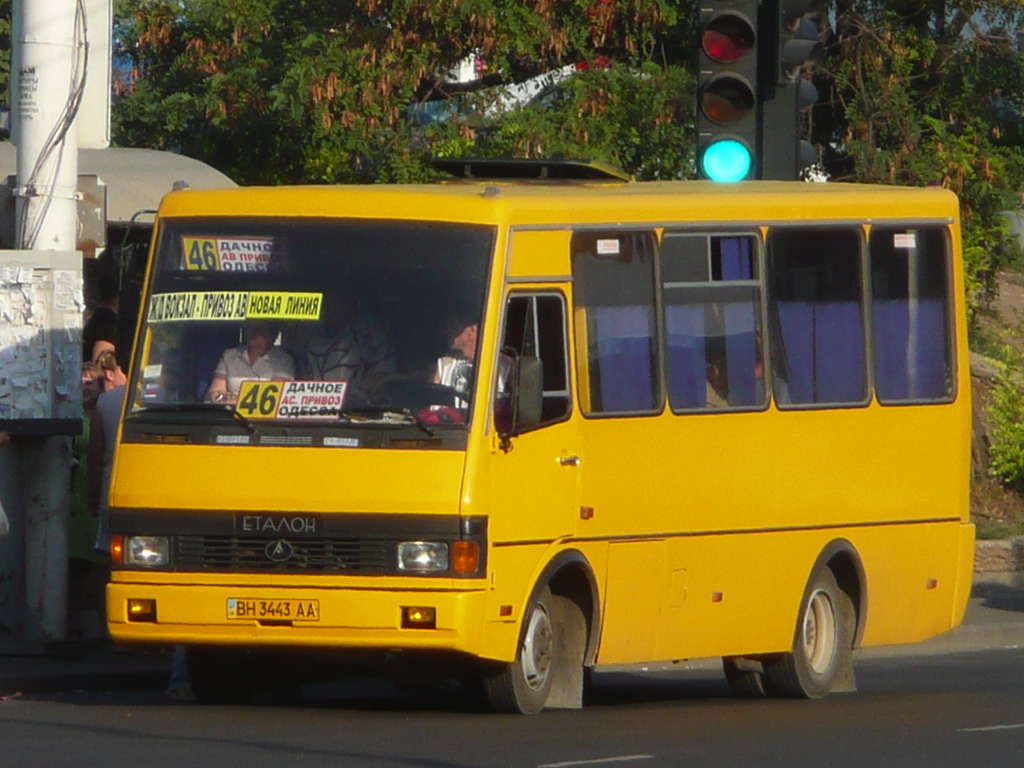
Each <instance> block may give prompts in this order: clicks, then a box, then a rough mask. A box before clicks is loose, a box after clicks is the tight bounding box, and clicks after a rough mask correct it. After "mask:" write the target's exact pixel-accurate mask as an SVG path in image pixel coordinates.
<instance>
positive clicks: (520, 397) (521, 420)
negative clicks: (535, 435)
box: [511, 355, 544, 435]
mask: <svg viewBox="0 0 1024 768" xmlns="http://www.w3.org/2000/svg"><path fill="white" fill-rule="evenodd" d="M513 381H514V382H515V385H514V387H515V388H514V389H513V390H512V430H511V431H512V434H513V435H518V434H519V433H520V432H525V431H526V430H528V429H531V428H533V427H535V426H537V425H538V424H540V419H541V411H542V407H543V404H544V365H543V363H541V361H540V358H537V357H532V356H529V355H523V356H522V357H520V358H519V359H518V360H517V361H516V375H515V377H514V379H513Z"/></svg>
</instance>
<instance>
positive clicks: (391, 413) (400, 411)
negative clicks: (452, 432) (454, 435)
mask: <svg viewBox="0 0 1024 768" xmlns="http://www.w3.org/2000/svg"><path fill="white" fill-rule="evenodd" d="M339 416H340V417H341V418H343V419H345V418H347V419H348V420H349V421H350V422H351V421H353V419H352V417H353V416H356V417H359V416H366V417H368V418H374V417H376V418H378V419H385V420H389V418H390V417H395V416H401V417H402V419H403V422H404V423H408V424H415V425H416V426H417V427H419V428H420V429H422V430H423V431H424V432H426V433H427V435H428V436H430V437H436V436H437V432H435V431H434V429H433V428H432V427H431V426H430V425H429V424H427V423H426V422H425V421H423V419H421V418H420V417H419V416H417V415H416V414H415V413H414V412H413V411H411V410H410V409H409V408H370V407H363V408H342V409H341V413H340V414H339ZM355 421H357V422H358V418H357V419H356V420H355Z"/></svg>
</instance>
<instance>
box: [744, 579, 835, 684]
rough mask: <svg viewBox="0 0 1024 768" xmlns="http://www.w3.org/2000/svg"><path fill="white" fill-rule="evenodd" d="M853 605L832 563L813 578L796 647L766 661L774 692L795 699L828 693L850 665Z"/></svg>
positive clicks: (799, 627) (802, 614)
mask: <svg viewBox="0 0 1024 768" xmlns="http://www.w3.org/2000/svg"><path fill="white" fill-rule="evenodd" d="M853 621H854V618H853V604H852V602H851V601H850V598H849V596H848V595H847V594H846V593H845V592H843V591H842V590H841V589H840V588H839V585H838V583H837V582H836V578H835V575H834V574H833V573H832V571H831V570H830V569H828V568H821V569H819V570H818V571H817V572H816V573H815V574H814V576H813V577H812V578H811V581H810V584H809V586H808V588H807V590H806V593H805V597H804V601H803V604H802V605H801V607H800V618H799V619H798V622H797V628H796V634H795V637H794V640H793V650H792V651H790V652H789V653H786V654H783V655H782V656H781V657H780V658H778V659H777V660H774V661H771V662H768V663H765V665H764V671H765V679H766V682H767V684H768V687H769V689H770V690H771V692H772V693H773V694H775V695H777V696H787V697H791V698H806V699H820V698H822V697H823V696H826V695H828V693H829V692H830V691H832V689H833V687H834V686H835V684H836V682H837V680H839V679H840V677H841V676H842V675H844V674H845V673H846V671H847V669H848V668H849V666H850V665H851V664H852V654H853Z"/></svg>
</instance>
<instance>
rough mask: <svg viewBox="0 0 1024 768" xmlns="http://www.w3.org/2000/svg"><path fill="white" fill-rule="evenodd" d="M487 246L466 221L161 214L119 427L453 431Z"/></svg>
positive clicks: (488, 236) (466, 391) (485, 233)
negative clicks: (207, 420)
mask: <svg viewBox="0 0 1024 768" xmlns="http://www.w3.org/2000/svg"><path fill="white" fill-rule="evenodd" d="M493 246H494V229H493V228H492V227H480V226H470V225H438V224H423V223H415V222H413V223H410V222H404V221H403V222H398V221H366V220H362V221H352V220H342V219H310V218H301V219H299V218H290V219H283V218H276V219H274V218H264V217H259V218H244V219H241V218H231V219H224V218H218V219H215V218H190V219H166V220H165V221H164V223H163V226H162V228H161V231H160V233H159V241H158V244H157V247H156V251H155V261H154V264H153V268H152V273H151V278H150V290H149V292H148V294H147V302H146V304H145V306H144V307H143V333H142V337H141V341H142V343H141V345H140V347H139V352H140V353H139V354H138V355H137V356H136V361H135V369H134V372H133V377H132V395H131V396H130V400H131V403H130V407H129V416H130V417H138V418H144V417H145V416H147V415H155V414H169V413H175V414H178V418H187V419H189V420H194V419H195V420H201V419H202V418H203V414H204V413H206V414H217V413H218V412H220V415H223V411H227V410H230V411H233V412H234V413H233V415H234V416H241V417H243V418H242V421H243V422H246V421H248V420H250V419H263V420H266V421H269V422H276V423H281V424H288V423H291V424H296V422H303V423H305V424H307V425H309V426H314V425H315V423H316V422H319V423H324V422H328V421H330V422H338V421H339V420H341V421H348V420H356V419H358V420H368V419H369V420H373V419H377V420H379V419H384V420H387V418H398V417H401V416H405V417H409V418H412V419H413V420H415V421H417V422H419V421H420V420H426V421H427V423H432V424H464V423H465V422H466V421H467V420H468V411H469V404H470V402H471V400H472V395H473V380H474V376H473V365H472V363H473V360H474V359H475V356H476V352H477V350H476V343H477V341H476V340H477V338H478V333H477V331H478V327H479V324H480V322H481V318H482V312H483V306H484V297H485V291H486V283H487V277H488V270H489V265H490V262H491V256H492V251H493ZM474 326H475V327H474ZM467 329H469V330H468V331H467Z"/></svg>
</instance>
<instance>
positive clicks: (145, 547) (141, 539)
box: [124, 536, 171, 568]
mask: <svg viewBox="0 0 1024 768" xmlns="http://www.w3.org/2000/svg"><path fill="white" fill-rule="evenodd" d="M170 554H171V546H170V542H169V541H168V539H167V537H166V536H126V537H125V545H124V562H125V565H141V566H144V567H147V568H159V567H160V566H163V565H167V564H168V563H169V562H170V561H171V557H170Z"/></svg>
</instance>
